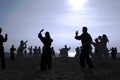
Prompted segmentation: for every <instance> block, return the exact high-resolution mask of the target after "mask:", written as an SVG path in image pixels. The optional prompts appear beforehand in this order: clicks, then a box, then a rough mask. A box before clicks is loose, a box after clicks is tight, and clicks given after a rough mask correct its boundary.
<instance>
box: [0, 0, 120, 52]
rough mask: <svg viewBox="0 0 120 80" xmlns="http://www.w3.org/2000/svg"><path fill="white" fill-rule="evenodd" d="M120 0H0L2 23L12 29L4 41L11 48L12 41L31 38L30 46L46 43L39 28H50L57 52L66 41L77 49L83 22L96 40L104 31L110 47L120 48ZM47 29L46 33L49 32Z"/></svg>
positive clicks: (14, 42) (29, 39)
mask: <svg viewBox="0 0 120 80" xmlns="http://www.w3.org/2000/svg"><path fill="white" fill-rule="evenodd" d="M119 21H120V0H0V27H2V28H3V33H2V34H3V35H5V33H8V41H7V42H6V43H5V44H4V45H5V51H9V48H10V46H11V45H12V44H14V45H15V47H18V45H19V43H20V40H28V46H30V45H32V46H35V45H37V46H42V43H41V42H40V40H39V39H38V33H39V31H40V30H41V29H42V28H44V29H45V31H49V32H50V34H51V37H52V38H53V40H54V42H53V44H52V46H53V47H54V48H55V50H56V52H59V48H62V47H63V46H64V45H65V44H66V45H68V47H69V46H70V47H71V48H72V49H71V50H70V52H73V51H74V49H75V47H77V46H80V45H81V43H80V41H77V40H75V39H74V36H75V31H76V30H78V31H79V34H81V29H82V27H83V26H87V27H88V32H89V33H90V34H91V36H92V38H93V40H94V39H95V38H96V37H98V36H99V35H102V34H107V36H108V38H109V44H108V47H109V48H110V47H118V49H119V51H120V44H119V43H120V34H119V31H120V22H119ZM45 31H44V32H43V35H44V33H45Z"/></svg>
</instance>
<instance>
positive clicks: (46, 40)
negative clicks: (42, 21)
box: [38, 29, 53, 70]
mask: <svg viewBox="0 0 120 80" xmlns="http://www.w3.org/2000/svg"><path fill="white" fill-rule="evenodd" d="M43 31H44V29H42V30H41V31H40V32H39V34H38V38H39V39H40V40H41V42H42V43H43V48H42V55H41V64H40V69H41V70H51V67H52V49H51V44H52V42H53V39H51V37H50V34H49V32H46V33H45V37H43V36H42V34H41V33H42V32H43Z"/></svg>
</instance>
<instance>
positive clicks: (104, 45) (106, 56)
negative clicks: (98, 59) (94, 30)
mask: <svg viewBox="0 0 120 80" xmlns="http://www.w3.org/2000/svg"><path fill="white" fill-rule="evenodd" d="M98 39H99V40H100V53H101V54H102V55H103V63H107V62H108V60H109V54H108V52H109V50H108V48H107V43H108V42H109V40H108V37H107V36H106V34H103V35H102V36H99V37H98Z"/></svg>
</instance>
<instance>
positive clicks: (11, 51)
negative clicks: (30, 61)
mask: <svg viewBox="0 0 120 80" xmlns="http://www.w3.org/2000/svg"><path fill="white" fill-rule="evenodd" d="M15 51H16V48H14V45H12V46H11V48H10V59H11V60H13V59H14V58H15V53H14V52H15Z"/></svg>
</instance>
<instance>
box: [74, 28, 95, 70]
mask: <svg viewBox="0 0 120 80" xmlns="http://www.w3.org/2000/svg"><path fill="white" fill-rule="evenodd" d="M82 32H83V33H82V34H81V35H80V36H78V31H76V35H75V39H77V40H81V43H82V50H81V54H80V64H81V67H85V66H86V65H85V60H86V62H87V64H88V66H89V68H94V66H93V62H92V60H91V58H90V56H89V55H90V51H91V42H92V38H91V35H90V34H89V33H88V32H87V27H83V29H82Z"/></svg>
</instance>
